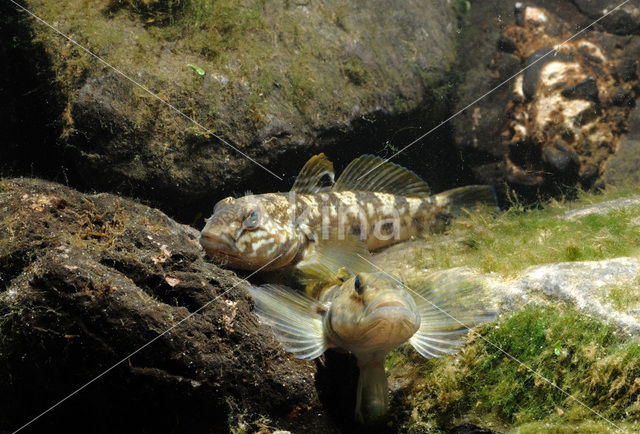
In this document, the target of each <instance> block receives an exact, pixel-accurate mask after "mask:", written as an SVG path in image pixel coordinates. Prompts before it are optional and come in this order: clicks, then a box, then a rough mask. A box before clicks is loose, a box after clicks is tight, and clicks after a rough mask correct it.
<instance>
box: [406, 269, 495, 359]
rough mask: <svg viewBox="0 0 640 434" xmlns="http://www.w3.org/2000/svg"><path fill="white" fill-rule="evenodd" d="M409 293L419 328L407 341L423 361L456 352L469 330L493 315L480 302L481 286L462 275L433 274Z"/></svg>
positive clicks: (493, 315)
mask: <svg viewBox="0 0 640 434" xmlns="http://www.w3.org/2000/svg"><path fill="white" fill-rule="evenodd" d="M409 292H410V293H411V295H412V296H413V298H414V300H415V302H416V305H417V306H418V309H419V310H420V329H419V330H418V331H417V332H416V333H415V334H414V335H413V336H412V337H411V339H409V342H410V343H411V345H413V347H414V348H415V349H416V351H418V352H419V353H420V354H421V355H422V356H424V357H427V358H429V357H441V356H443V355H445V354H452V353H455V352H457V351H458V348H459V347H460V345H461V344H462V337H463V336H464V335H465V334H466V333H467V332H468V331H469V328H472V327H475V326H476V325H478V324H479V323H481V322H484V321H491V320H492V319H493V318H495V316H496V313H495V312H494V311H492V310H491V309H488V308H487V306H485V305H484V304H483V303H482V301H481V300H482V297H481V295H482V294H481V293H482V286H481V285H480V284H479V283H477V282H474V281H473V280H470V279H468V278H466V277H464V276H444V277H443V276H438V275H437V274H436V275H434V276H432V277H431V279H428V280H427V282H424V283H423V284H422V285H421V288H420V289H417V290H415V291H409Z"/></svg>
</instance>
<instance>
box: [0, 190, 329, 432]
mask: <svg viewBox="0 0 640 434" xmlns="http://www.w3.org/2000/svg"><path fill="white" fill-rule="evenodd" d="M0 222H1V223H0V291H1V292H0V336H1V339H0V365H1V366H2V369H1V372H2V373H3V375H2V378H1V379H0V393H1V394H2V396H5V397H7V396H11V399H10V400H5V401H4V404H3V406H2V409H1V410H0V425H1V426H3V427H6V428H8V429H10V430H14V429H17V428H19V427H20V426H22V425H23V424H25V423H27V422H29V420H31V419H32V418H34V417H36V416H37V415H38V414H40V413H41V412H43V411H45V410H46V409H47V408H49V407H50V406H52V405H54V404H56V403H57V402H58V401H59V400H61V399H62V398H64V397H65V396H67V395H69V394H70V393H72V392H74V391H76V390H77V389H78V388H80V387H81V386H83V385H85V384H87V382H89V381H90V380H92V379H95V381H94V382H92V383H91V384H88V385H87V386H86V388H84V389H82V390H80V391H79V392H78V393H77V394H76V395H74V396H72V397H70V398H69V399H68V400H66V401H65V402H63V403H61V404H60V405H59V406H58V407H56V408H54V409H53V410H52V411H51V412H49V413H47V414H45V415H43V416H42V418H40V419H39V420H37V421H35V422H34V423H33V425H31V426H30V427H29V429H33V430H36V431H38V432H40V431H43V430H45V429H48V428H52V427H53V428H57V429H60V428H61V427H64V428H65V430H66V431H69V432H75V431H84V432H86V430H87V429H89V430H91V431H96V432H114V431H116V430H125V431H127V432H132V431H138V432H139V431H141V430H153V431H157V432H160V431H162V432H167V431H171V430H178V431H189V432H224V431H227V430H229V429H234V427H236V428H237V426H240V425H242V424H244V426H246V427H253V428H252V429H260V428H264V427H270V428H277V427H281V428H288V427H293V426H295V427H297V428H300V427H313V429H314V430H318V431H320V432H333V431H334V430H335V429H334V428H333V424H332V423H331V422H330V421H329V420H328V419H327V417H326V416H325V415H324V412H323V411H322V410H321V408H320V406H321V405H320V402H319V399H318V396H317V393H316V389H315V386H314V373H315V367H314V365H313V364H311V363H308V362H302V361H299V360H296V359H293V358H292V357H290V356H289V355H288V354H287V353H285V352H284V351H282V350H281V349H279V348H278V346H277V343H276V342H275V341H274V340H273V339H272V338H271V336H270V332H269V331H268V329H266V328H263V327H259V326H258V322H257V319H256V318H255V317H254V315H253V314H252V313H251V312H250V310H251V302H250V298H249V296H248V294H247V293H246V291H245V290H244V289H243V286H244V285H246V282H245V281H242V280H241V279H239V278H237V277H236V276H235V275H234V274H233V273H231V272H228V271H224V270H222V269H220V268H218V267H216V266H215V265H213V264H210V263H208V262H206V261H205V260H204V259H203V254H202V252H201V250H200V248H199V245H198V243H197V232H195V231H194V230H192V229H190V228H189V227H187V226H183V225H180V224H177V223H175V222H174V221H172V220H171V219H169V218H168V217H166V215H165V214H163V213H162V212H160V211H157V210H153V209H151V208H148V207H146V206H143V205H140V204H137V203H134V202H131V201H129V200H126V199H120V198H117V197H115V196H112V195H109V194H97V195H83V194H80V193H78V192H76V191H74V190H71V189H69V188H66V187H63V186H60V185H57V184H53V183H47V182H43V181H36V180H30V179H13V180H7V181H3V182H2V183H1V184H0ZM147 344H148V345H147ZM138 350H139V351H138ZM134 352H135V353H134ZM132 353H134V354H132ZM129 355H131V357H128V356H129ZM125 357H128V358H127V359H126V360H124V361H123V358H125ZM120 361H122V363H120V364H118V365H117V366H115V367H114V365H115V364H116V363H117V362H120ZM112 367H113V369H111V370H110V371H108V372H105V371H107V370H108V369H110V368H112ZM103 373H104V375H102V376H101V377H99V378H97V376H98V375H100V374H103ZM309 429H311V428H309Z"/></svg>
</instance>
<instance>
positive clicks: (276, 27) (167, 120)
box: [2, 0, 460, 224]
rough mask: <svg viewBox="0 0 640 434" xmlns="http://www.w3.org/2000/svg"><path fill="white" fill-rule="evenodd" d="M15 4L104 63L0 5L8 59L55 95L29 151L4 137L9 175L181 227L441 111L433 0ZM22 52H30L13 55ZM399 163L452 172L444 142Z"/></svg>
mask: <svg viewBox="0 0 640 434" xmlns="http://www.w3.org/2000/svg"><path fill="white" fill-rule="evenodd" d="M25 7H27V8H29V9H30V10H31V11H33V12H34V13H35V14H37V15H38V16H40V17H42V19H44V20H45V21H47V22H49V23H54V22H55V23H56V26H57V27H56V28H57V29H58V30H59V31H60V32H62V33H64V34H66V35H70V36H71V37H73V39H74V41H77V43H78V44H81V45H82V46H83V47H86V48H87V49H89V50H91V51H92V52H93V53H95V54H96V55H98V56H100V58H101V59H104V61H106V62H109V64H110V65H113V67H115V68H117V70H118V72H116V71H114V70H113V69H111V68H109V67H107V66H106V65H105V64H104V63H102V62H101V61H99V60H97V59H96V58H94V57H92V56H90V55H89V54H88V53H86V52H84V51H83V50H81V49H80V48H78V47H77V46H75V45H74V44H72V43H70V42H69V41H68V40H66V39H64V38H63V37H61V36H60V35H58V34H56V33H55V32H53V31H52V30H51V29H50V28H48V27H46V26H44V25H42V24H41V23H39V22H37V21H35V20H34V19H33V18H31V17H30V16H28V15H26V14H24V13H23V12H21V11H18V10H16V9H15V7H13V8H11V7H9V6H6V5H3V8H4V9H6V14H4V15H3V18H2V19H3V20H5V21H7V20H13V21H12V22H14V23H15V25H16V27H17V28H19V29H21V32H20V33H19V34H18V35H17V37H16V38H14V40H13V42H12V44H13V45H14V46H15V48H16V49H15V50H13V51H11V54H12V56H13V58H14V59H15V61H16V62H18V63H17V64H18V65H20V66H19V68H16V69H23V70H27V71H28V70H34V69H35V70H37V71H43V72H46V73H47V74H48V75H47V74H45V75H46V77H48V78H47V80H46V81H45V82H42V83H41V84H38V86H42V87H43V88H49V89H54V90H55V92H54V94H55V95H53V96H51V95H39V98H40V99H38V100H37V101H35V102H34V106H35V111H36V112H37V111H38V109H39V108H40V107H41V106H42V107H48V106H47V105H46V101H51V100H53V101H55V103H56V104H55V108H56V111H55V113H53V114H51V113H49V114H48V115H49V116H50V117H51V118H53V120H56V121H57V123H56V124H55V125H53V126H52V130H51V132H52V133H55V134H56V135H58V140H57V143H55V144H54V143H48V146H45V145H43V146H42V147H40V148H38V149H34V150H32V149H31V148H30V146H31V145H32V144H31V143H28V142H26V143H25V142H22V141H21V138H20V135H19V134H17V133H16V135H15V137H11V138H10V140H9V141H15V142H16V143H17V144H16V151H15V152H13V153H12V154H11V156H12V157H15V159H16V160H18V161H20V159H21V158H24V156H25V155H29V156H30V157H29V160H30V161H29V162H28V163H25V164H23V166H24V167H23V168H22V171H23V172H22V173H24V172H27V170H30V171H31V172H29V174H31V173H36V174H39V173H45V174H47V176H50V177H52V176H57V177H58V179H64V180H65V181H66V182H68V183H70V184H71V185H74V186H77V187H80V188H83V189H98V190H102V191H113V192H119V193H123V194H126V195H130V196H135V197H139V198H143V199H146V200H149V201H151V202H152V203H154V204H156V205H159V206H161V207H162V209H163V210H165V211H167V212H169V213H170V214H171V215H173V216H177V217H179V218H180V219H181V220H182V221H185V222H188V223H195V222H197V223H198V224H199V223H200V222H201V218H202V216H205V215H207V214H209V213H210V211H211V209H212V206H213V204H214V203H215V201H216V200H218V199H221V198H223V197H224V196H227V195H229V194H232V193H233V194H237V193H240V192H242V191H244V190H245V189H248V188H250V189H252V190H260V191H274V190H286V189H288V188H289V186H290V185H291V180H292V178H293V177H294V176H295V175H296V174H297V172H298V170H299V169H300V167H302V165H303V163H304V162H305V161H306V159H308V158H309V157H310V156H311V155H312V154H314V153H316V152H318V151H325V152H327V153H328V154H331V155H332V156H333V157H335V156H336V155H339V156H340V157H341V158H342V159H343V160H342V161H336V163H337V165H339V166H340V165H346V164H347V163H348V162H349V161H350V160H351V159H352V158H353V157H355V156H357V155H360V154H362V153H376V154H380V153H382V154H385V153H386V154H388V153H389V152H390V149H392V148H391V147H390V146H401V145H403V144H406V143H408V142H409V141H411V140H413V139H415V138H416V136H417V135H418V134H416V133H417V132H419V129H420V128H421V127H428V126H431V125H432V124H435V123H437V122H439V121H440V120H442V119H443V118H445V117H446V113H447V109H448V105H449V99H448V97H449V96H450V92H449V93H446V94H443V93H442V91H437V92H436V90H437V89H438V88H441V87H443V86H444V88H448V86H447V83H452V82H454V81H455V77H456V75H455V74H454V73H452V71H451V70H452V68H453V65H454V63H455V61H456V15H455V11H454V9H453V8H452V7H451V6H450V5H447V4H446V2H442V1H439V0H430V1H428V2H426V3H425V2H420V1H409V2H403V3H402V5H401V7H398V5H397V4H396V3H394V2H389V1H388V0H376V1H373V2H366V3H362V4H355V3H350V2H343V1H338V0H322V1H314V2H306V3H300V2H289V1H285V2H277V3H269V2H262V1H258V0H241V1H237V0H216V1H204V0H91V1H85V0H72V1H70V2H65V3H64V4H62V3H60V2H49V1H41V0H30V1H28V2H26V3H25ZM34 47H35V48H37V50H38V53H40V54H41V56H42V58H43V59H44V60H45V61H43V62H39V63H37V64H34V63H33V62H30V61H29V59H28V58H24V55H23V53H26V52H27V50H33V49H34ZM11 61H14V60H11ZM122 74H124V75H126V76H127V77H129V78H131V79H132V80H135V81H136V82H138V83H139V84H141V85H143V86H145V87H146V88H147V89H148V90H149V91H151V92H152V93H153V94H154V95H155V96H152V95H151V94H150V93H147V92H146V91H145V90H144V89H142V88H141V87H139V86H137V85H136V84H134V83H133V82H132V81H130V80H128V79H127V78H125V77H123V75H122ZM425 75H428V76H429V77H430V80H425V79H424V76H425ZM11 79H12V77H11V76H10V75H8V76H7V77H6V78H5V80H7V81H9V80H11ZM32 85H33V83H25V85H24V86H25V88H27V87H28V86H32ZM27 91H28V89H25V92H27ZM434 92H436V93H437V95H436V94H434ZM443 95H445V97H443ZM16 98H17V96H16ZM8 104H9V105H12V104H16V102H14V101H13V100H11V101H9V102H8ZM171 107H175V108H176V109H177V110H179V111H180V112H181V113H183V114H184V115H186V116H188V117H189V118H191V119H192V120H193V121H196V122H197V123H198V124H200V126H199V125H197V124H196V123H194V122H192V120H189V119H186V118H185V117H183V116H182V115H181V114H178V113H177V112H176V111H174V110H173V109H172V108H171ZM25 117H27V116H26V115H25ZM203 127H204V128H203ZM205 129H206V130H205ZM433 138H434V140H435V139H438V136H437V135H435V136H434V137H433ZM17 149H19V150H20V152H18V151H17ZM243 154H244V155H243ZM247 157H250V159H249V158H247ZM403 158H404V159H405V160H404V161H400V160H399V162H400V163H401V164H402V163H407V164H408V165H409V166H411V167H412V168H414V169H415V170H417V171H418V172H420V173H422V174H424V175H426V176H427V178H428V180H429V181H431V182H432V184H433V185H434V186H435V188H436V189H437V188H438V186H439V184H447V183H448V184H452V183H456V182H458V181H459V180H457V179H456V178H455V176H456V174H458V172H459V169H456V170H455V171H449V170H446V169H442V167H443V166H447V165H448V163H443V160H446V161H449V162H450V161H453V160H455V161H458V158H459V157H458V156H457V155H456V154H455V152H452V149H451V148H450V147H446V146H443V147H441V148H440V147H439V145H438V144H434V145H433V146H429V152H426V151H425V150H424V148H422V147H420V146H416V147H413V148H412V149H410V150H409V151H408V152H407V153H406V154H404V155H403ZM251 159H252V160H254V161H251ZM256 163H259V164H261V165H263V166H264V167H266V168H267V169H268V170H270V171H271V172H273V173H272V174H270V173H268V172H267V171H265V170H264V169H263V168H261V167H260V166H259V165H258V164H256ZM459 166H460V164H457V163H456V164H452V165H451V167H459ZM26 168H28V169H26ZM434 168H435V169H434ZM440 174H442V175H443V176H439V175H440ZM278 178H282V179H283V180H282V181H280V180H279V179H278Z"/></svg>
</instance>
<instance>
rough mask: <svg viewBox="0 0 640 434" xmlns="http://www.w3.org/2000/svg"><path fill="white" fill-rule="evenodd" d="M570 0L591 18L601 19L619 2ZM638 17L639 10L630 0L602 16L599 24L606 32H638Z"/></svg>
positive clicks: (625, 33)
mask: <svg viewBox="0 0 640 434" xmlns="http://www.w3.org/2000/svg"><path fill="white" fill-rule="evenodd" d="M572 2H573V3H575V5H576V6H577V7H578V8H579V9H580V10H581V11H582V12H584V13H585V14H586V15H588V16H589V17H590V18H591V19H593V20H598V19H601V18H602V17H603V16H604V15H605V14H607V13H608V12H611V11H612V10H613V9H614V8H616V7H618V6H620V3H621V2H619V1H615V0H572ZM638 17H640V10H639V9H638V6H637V5H636V4H633V2H631V3H629V4H626V5H624V6H622V7H620V8H618V9H616V10H615V11H613V12H611V13H610V14H609V15H607V16H606V17H604V18H602V20H601V21H600V24H601V25H602V26H603V27H604V28H605V29H606V30H607V32H610V33H614V34H616V35H630V34H638V33H640V21H638Z"/></svg>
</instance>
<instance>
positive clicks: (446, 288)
mask: <svg viewBox="0 0 640 434" xmlns="http://www.w3.org/2000/svg"><path fill="white" fill-rule="evenodd" d="M425 282H426V283H424V284H422V285H421V287H420V288H419V289H418V290H416V291H413V290H410V289H409V288H408V287H407V286H406V285H405V284H404V282H403V281H402V279H401V278H400V277H399V276H396V275H393V274H389V273H387V272H380V271H372V272H358V273H357V274H355V275H351V276H350V277H348V278H346V279H345V280H344V281H343V282H341V283H336V284H333V285H327V286H326V287H325V289H324V290H323V291H322V292H321V293H319V294H318V296H317V297H311V296H309V295H308V294H305V293H303V292H298V291H294V290H293V289H291V288H288V287H285V286H282V285H275V284H266V285H263V286H250V287H249V288H248V290H249V293H250V294H251V297H252V298H253V300H254V306H255V308H254V309H255V310H254V312H255V313H256V314H257V316H258V317H259V318H260V320H261V322H262V323H264V324H266V325H268V326H270V327H271V329H272V332H273V335H274V337H275V338H276V339H277V340H278V341H279V342H280V345H281V346H282V347H283V348H284V349H285V350H286V351H288V352H290V353H292V354H293V355H294V356H295V357H297V358H301V359H310V360H311V359H315V358H317V357H319V356H320V355H322V354H323V353H324V352H325V351H326V350H328V349H330V348H337V349H342V350H345V351H348V352H350V353H352V354H353V355H354V356H355V358H356V360H357V364H358V367H359V378H358V385H357V390H356V405H355V419H356V421H357V422H359V423H361V424H364V425H379V424H381V423H383V422H384V420H385V416H386V414H387V411H388V408H389V397H388V395H389V393H388V385H387V379H386V375H385V372H384V358H385V355H386V354H387V353H389V352H390V351H391V350H393V349H394V348H396V347H398V346H400V345H402V344H404V343H405V342H409V344H410V345H412V346H413V347H414V348H415V349H416V350H417V351H418V353H420V354H421V355H422V356H424V357H426V358H432V357H441V356H444V355H447V354H453V353H455V352H456V351H458V349H459V348H460V346H461V345H462V344H463V338H464V335H465V334H466V332H467V331H468V330H469V329H470V327H474V326H475V325H477V324H479V323H481V322H483V321H489V320H491V319H493V318H495V312H494V311H492V310H491V309H488V308H486V307H485V306H483V305H482V303H481V302H480V297H479V293H480V290H481V286H480V284H478V283H475V282H473V281H471V280H469V279H467V278H464V277H456V278H453V279H452V278H447V279H445V280H443V279H442V278H439V277H437V276H436V277H433V278H430V279H425Z"/></svg>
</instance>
